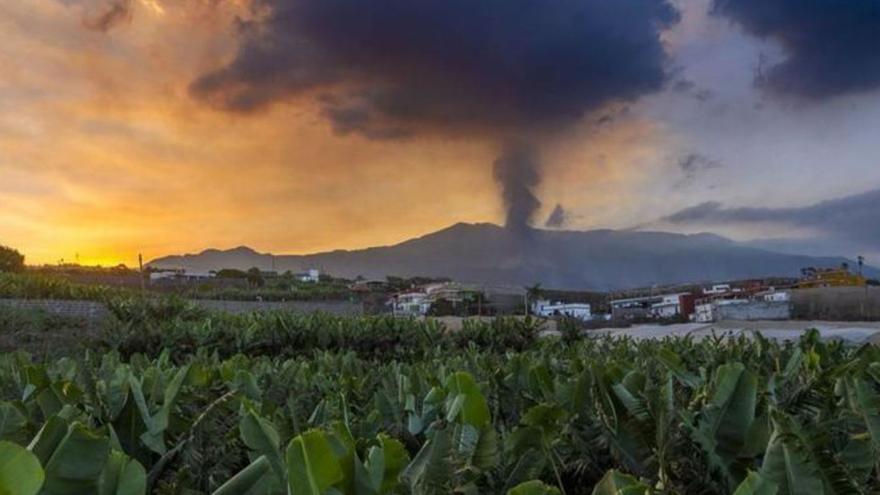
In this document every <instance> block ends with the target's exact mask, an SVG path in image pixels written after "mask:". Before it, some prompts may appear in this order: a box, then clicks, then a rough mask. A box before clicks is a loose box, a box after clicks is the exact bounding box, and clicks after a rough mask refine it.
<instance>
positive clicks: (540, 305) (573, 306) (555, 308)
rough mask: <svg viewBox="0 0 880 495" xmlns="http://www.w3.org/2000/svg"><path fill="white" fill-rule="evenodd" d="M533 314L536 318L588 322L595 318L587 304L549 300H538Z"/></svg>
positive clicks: (534, 303)
mask: <svg viewBox="0 0 880 495" xmlns="http://www.w3.org/2000/svg"><path fill="white" fill-rule="evenodd" d="M531 310H532V314H533V315H535V316H543V317H544V318H552V317H554V316H564V317H568V318H576V319H578V320H582V321H587V320H591V319H592V318H593V313H592V311H591V309H590V305H589V304H587V303H577V302H575V303H566V302H561V301H552V302H551V301H549V300H547V299H538V300H536V301H534V302H532V305H531Z"/></svg>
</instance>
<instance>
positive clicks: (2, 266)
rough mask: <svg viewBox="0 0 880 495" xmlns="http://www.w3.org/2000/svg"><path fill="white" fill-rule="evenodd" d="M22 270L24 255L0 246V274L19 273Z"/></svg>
mask: <svg viewBox="0 0 880 495" xmlns="http://www.w3.org/2000/svg"><path fill="white" fill-rule="evenodd" d="M22 270H24V255H23V254H21V253H19V252H18V251H16V250H15V249H12V248H11V247H6V246H2V245H0V272H20V271H22Z"/></svg>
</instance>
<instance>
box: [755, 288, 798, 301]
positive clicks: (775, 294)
mask: <svg viewBox="0 0 880 495" xmlns="http://www.w3.org/2000/svg"><path fill="white" fill-rule="evenodd" d="M760 296H761V298H762V299H763V300H765V301H767V302H788V301H790V300H791V295H790V294H789V293H788V292H784V291H777V290H775V289H771V290H769V291H767V292H764V293H762V294H760Z"/></svg>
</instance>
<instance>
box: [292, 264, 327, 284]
mask: <svg viewBox="0 0 880 495" xmlns="http://www.w3.org/2000/svg"><path fill="white" fill-rule="evenodd" d="M296 278H297V279H299V281H300V282H311V283H317V282H318V281H320V280H321V271H320V270H318V269H316V268H312V269H311V270H309V271H307V272H303V273H297V274H296Z"/></svg>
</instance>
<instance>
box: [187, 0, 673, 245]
mask: <svg viewBox="0 0 880 495" xmlns="http://www.w3.org/2000/svg"><path fill="white" fill-rule="evenodd" d="M257 6H258V10H260V11H262V12H263V13H264V14H265V15H264V17H262V18H261V20H259V21H253V22H250V23H244V24H243V27H242V31H241V32H242V36H243V39H242V41H241V45H240V48H239V51H238V53H237V55H236V57H235V58H234V59H233V60H232V61H231V62H230V63H229V64H228V65H226V66H225V67H222V68H220V69H218V70H216V71H214V72H211V73H208V74H205V75H204V76H202V77H200V78H199V79H197V80H196V81H194V82H193V83H192V85H191V87H190V91H191V93H192V94H193V95H194V96H195V97H197V98H199V99H201V100H203V101H207V102H209V103H211V104H213V105H215V106H217V107H219V108H222V109H225V110H228V111H233V112H240V113H248V112H256V111H259V110H262V109H265V108H267V107H269V106H270V105H272V104H274V103H276V102H279V101H284V100H288V99H292V98H296V97H300V96H307V97H308V96H313V95H314V96H316V97H317V98H318V102H319V104H320V105H321V107H322V112H323V115H324V116H325V117H326V118H327V119H328V120H329V122H330V124H331V126H332V127H333V129H334V131H335V132H336V133H337V134H343V135H345V134H352V133H357V134H361V135H363V136H365V137H367V138H370V139H397V138H402V137H409V136H411V135H414V134H421V133H432V134H436V133H439V134H444V135H446V134H460V135H466V136H474V135H476V136H479V137H482V138H490V139H493V140H495V141H496V142H498V143H500V144H501V145H502V148H503V151H502V154H501V156H500V157H499V158H498V159H497V160H496V161H495V162H494V176H495V178H496V180H497V181H498V183H499V184H500V186H501V189H502V192H501V195H502V200H503V202H504V204H505V206H506V209H507V218H506V222H507V225H508V226H509V227H511V228H515V229H519V230H523V231H524V230H525V228H526V227H527V226H528V225H529V224H530V221H531V220H532V217H533V216H534V213H535V211H536V210H537V209H538V208H539V207H540V204H541V203H540V201H539V200H538V198H537V197H535V194H534V190H533V189H534V187H535V186H536V185H537V184H538V183H539V182H540V180H541V173H540V172H541V170H540V164H539V163H538V162H537V159H536V157H537V151H536V148H537V145H538V144H540V143H541V140H542V138H543V136H544V135H545V134H547V133H548V132H552V131H555V130H557V129H560V128H563V127H564V126H566V125H570V124H572V123H574V122H576V121H577V120H578V119H580V118H581V117H583V116H584V115H585V114H586V113H589V112H591V111H593V110H597V109H599V108H600V107H602V106H604V105H606V104H609V103H611V102H621V101H628V100H634V99H636V98H638V97H639V96H641V95H643V94H645V93H649V92H652V91H656V90H658V89H660V88H661V87H663V85H664V84H665V82H666V79H667V73H666V54H665V52H664V50H663V44H662V43H661V40H660V33H661V31H662V30H663V29H664V28H665V27H667V26H669V25H671V24H672V23H674V22H676V21H677V20H678V12H677V11H676V10H675V9H674V8H673V7H672V6H670V4H668V3H667V0H627V1H615V0H419V1H413V0H258V3H257ZM511 136H515V137H513V138H512V137H511ZM520 139H525V140H526V141H527V143H523V142H520V141H518V140H520ZM512 142H515V143H516V144H511V143H512Z"/></svg>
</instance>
